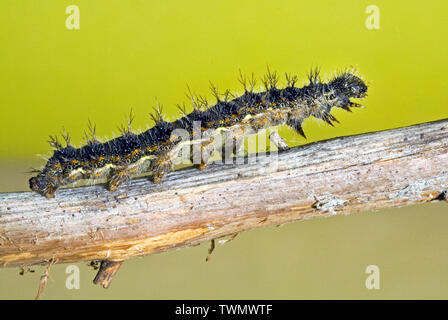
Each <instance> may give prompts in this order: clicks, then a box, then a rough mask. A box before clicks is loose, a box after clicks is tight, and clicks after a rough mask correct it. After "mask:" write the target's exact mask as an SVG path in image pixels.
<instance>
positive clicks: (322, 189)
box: [0, 120, 448, 286]
mask: <svg viewBox="0 0 448 320" xmlns="http://www.w3.org/2000/svg"><path fill="white" fill-rule="evenodd" d="M274 156H275V157H274ZM447 165H448V120H442V121H437V122H431V123H425V124H421V125H416V126H411V127H406V128H400V129H394V130H388V131H382V132H374V133H368V134H362V135H357V136H348V137H342V138H336V139H332V140H327V141H321V142H317V143H311V144H308V145H305V146H301V147H296V148H291V149H290V150H287V151H284V152H281V153H279V154H278V157H277V155H276V154H274V155H273V154H266V155H259V156H258V157H257V158H256V161H255V162H254V163H247V164H242V165H234V164H233V165H223V164H219V165H217V164H214V165H211V166H210V167H209V168H208V170H206V171H199V170H195V169H192V168H190V169H184V170H178V171H175V172H172V173H170V174H169V175H168V176H167V178H166V180H165V181H164V182H162V183H161V184H157V185H154V184H153V183H152V182H150V181H149V179H148V178H140V179H135V180H132V181H130V182H129V183H128V184H126V185H124V186H123V187H122V188H120V189H119V190H118V191H116V192H109V191H107V190H105V189H104V186H102V185H96V186H86V187H79V188H71V189H62V190H60V191H58V193H57V194H56V198H54V199H45V198H44V197H42V196H40V195H38V194H35V193H32V192H21V193H4V194H0V265H1V266H3V267H25V266H29V265H36V264H48V263H49V261H52V263H53V262H54V263H69V262H70V263H72V262H79V261H91V260H101V261H102V260H110V261H116V262H117V261H123V260H126V259H129V258H132V257H135V256H143V255H147V254H153V253H157V252H162V251H167V250H172V249H174V248H178V247H186V246H192V245H196V244H199V243H201V242H203V241H209V240H213V239H216V238H221V237H224V236H226V235H232V234H237V233H239V232H242V231H245V230H249V229H253V228H257V227H264V226H269V225H278V224H283V223H286V222H292V221H298V220H302V219H309V218H315V217H323V216H330V215H334V214H342V213H343V214H346V213H351V212H358V211H366V210H377V209H381V208H388V207H400V206H406V205H412V204H415V203H421V202H426V201H431V200H441V199H444V195H445V190H446V189H447V188H448V169H447V167H448V166H447ZM120 264H121V263H115V264H113V265H114V266H115V269H114V268H113V269H114V270H113V271H114V272H116V270H117V269H118V267H119V265H120ZM104 268H106V265H104ZM103 276H104V275H103ZM97 281H98V283H101V284H103V285H106V286H107V285H108V284H109V282H110V279H109V278H108V277H107V275H105V276H104V277H101V275H99V277H97ZM108 281H109V282H108Z"/></svg>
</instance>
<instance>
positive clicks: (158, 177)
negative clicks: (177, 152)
mask: <svg viewBox="0 0 448 320" xmlns="http://www.w3.org/2000/svg"><path fill="white" fill-rule="evenodd" d="M172 167H173V161H172V159H171V157H170V156H169V155H168V154H165V155H162V156H161V157H160V158H159V159H157V160H156V161H155V163H154V164H153V165H152V172H153V174H154V175H153V181H154V183H160V182H162V180H163V177H164V176H165V175H166V174H167V173H168V172H170V171H171V168H172Z"/></svg>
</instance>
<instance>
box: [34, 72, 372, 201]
mask: <svg viewBox="0 0 448 320" xmlns="http://www.w3.org/2000/svg"><path fill="white" fill-rule="evenodd" d="M308 79H309V84H308V85H306V86H304V87H302V88H297V87H295V83H296V82H297V77H296V76H290V75H288V74H286V81H287V85H286V87H285V88H283V89H279V88H277V83H278V76H277V74H276V73H275V72H274V73H272V72H270V70H269V68H268V72H267V75H266V76H265V77H264V78H263V84H264V89H265V90H264V91H262V92H255V91H254V87H255V84H256V81H255V80H254V77H253V75H252V77H251V79H247V78H246V77H244V76H242V75H241V73H240V79H239V81H240V82H241V84H242V85H243V87H244V94H243V95H241V96H238V97H235V96H233V95H231V94H230V92H229V91H226V93H225V94H224V96H223V97H222V96H221V95H220V94H218V90H217V89H216V87H215V86H213V85H212V86H211V90H212V92H213V94H214V96H215V97H216V100H217V102H216V104H214V105H213V106H211V107H209V108H207V107H208V103H207V101H206V99H205V98H203V97H201V96H197V95H194V94H191V93H190V94H189V95H188V96H189V98H190V99H191V101H192V104H193V108H194V109H193V111H192V112H191V113H189V114H187V113H186V111H185V108H180V107H179V109H180V110H181V112H182V113H183V117H182V118H180V119H178V120H176V121H174V122H168V121H165V120H164V119H163V116H162V111H161V109H160V108H158V109H157V110H156V112H155V113H154V114H153V115H152V117H153V119H154V121H155V125H154V126H153V127H152V128H150V129H148V130H147V131H145V132H142V133H140V134H134V133H132V132H131V130H130V123H131V121H129V123H128V128H123V130H122V135H121V136H120V137H118V138H115V139H112V140H109V141H106V142H100V141H98V140H97V139H96V138H95V127H94V126H93V125H92V124H91V123H89V129H90V135H91V136H90V137H88V139H87V144H86V145H85V146H83V147H81V148H75V147H73V146H71V145H70V137H69V135H68V134H63V136H64V139H65V141H66V146H65V147H63V146H62V145H61V143H60V142H59V141H58V140H57V138H52V137H50V145H51V146H52V147H54V148H55V149H56V150H55V151H54V154H53V156H52V157H51V158H50V159H49V160H48V162H47V164H46V165H45V167H44V169H43V170H42V171H39V172H38V174H37V175H36V176H35V177H33V178H31V179H30V180H29V183H30V188H31V189H32V190H34V191H36V192H38V193H40V194H42V195H44V196H46V197H47V198H53V197H54V194H55V191H56V190H57V189H58V188H59V187H61V186H65V185H67V184H70V183H73V182H75V181H77V180H80V179H93V180H97V179H104V178H105V179H107V186H108V189H109V190H111V191H114V190H116V189H117V188H118V187H119V186H120V185H121V184H122V183H123V182H125V181H127V180H128V179H130V178H131V177H132V176H135V175H137V174H140V173H143V172H150V173H152V175H153V180H154V182H155V183H159V182H160V181H161V180H162V178H163V176H164V175H165V174H166V173H167V172H169V171H170V170H171V169H172V167H173V163H174V160H175V159H176V158H178V157H180V156H182V148H185V146H187V147H189V148H190V147H193V149H194V147H198V148H199V150H200V159H199V162H195V163H197V164H199V168H200V169H204V168H205V167H206V166H207V164H208V162H209V158H210V155H211V154H212V153H213V152H214V151H215V150H218V151H220V152H221V153H222V154H226V155H228V150H227V147H228V144H227V143H223V141H228V140H232V144H231V145H232V148H231V149H232V150H231V153H232V152H233V153H235V154H236V152H237V151H238V149H239V148H240V146H241V143H242V141H243V139H244V137H245V136H246V135H247V134H251V133H254V132H257V131H258V130H260V129H263V128H266V127H272V126H277V125H281V124H286V125H287V126H289V127H291V128H293V129H294V130H295V131H297V132H298V133H299V134H301V135H302V136H304V137H305V134H304V132H303V129H302V122H303V121H304V120H305V119H306V118H308V117H310V116H313V117H315V118H318V119H322V120H324V121H325V122H327V123H329V124H330V125H332V122H334V121H336V122H337V120H336V119H335V118H334V117H333V116H332V115H331V114H330V111H331V109H332V108H334V107H336V108H342V109H345V110H347V111H350V108H351V107H361V105H360V104H358V103H356V102H354V101H351V100H350V99H352V98H361V99H362V98H364V97H365V96H366V95H367V85H366V83H365V82H364V81H363V80H362V78H361V77H360V76H359V75H357V74H356V72H355V71H353V70H348V71H343V72H339V73H337V74H336V75H335V76H334V77H333V78H332V79H331V80H329V81H327V82H322V81H321V80H320V76H319V70H318V69H315V70H314V71H311V72H310V74H309V76H308ZM131 120H132V119H131ZM198 123H199V130H197V129H198V125H197V124H198ZM179 130H183V131H184V132H186V133H187V136H188V137H187V138H186V139H185V137H184V136H181V135H180V134H178V133H177V132H179ZM217 133H220V134H222V133H225V138H224V140H222V139H217ZM224 149H226V150H224ZM188 150H189V152H188V155H187V157H188V158H190V159H191V160H193V158H194V157H195V152H194V151H190V150H191V149H188ZM183 156H185V154H184V155H183Z"/></svg>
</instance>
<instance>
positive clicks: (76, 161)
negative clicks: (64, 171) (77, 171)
mask: <svg viewBox="0 0 448 320" xmlns="http://www.w3.org/2000/svg"><path fill="white" fill-rule="evenodd" d="M70 162H71V163H79V161H78V160H76V159H73V160H72V161H70Z"/></svg>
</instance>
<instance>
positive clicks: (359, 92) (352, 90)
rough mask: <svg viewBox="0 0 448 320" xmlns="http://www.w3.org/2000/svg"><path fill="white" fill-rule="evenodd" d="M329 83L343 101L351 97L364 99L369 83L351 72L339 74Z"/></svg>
mask: <svg viewBox="0 0 448 320" xmlns="http://www.w3.org/2000/svg"><path fill="white" fill-rule="evenodd" d="M329 85H330V87H331V88H332V89H333V90H334V91H335V92H336V96H338V98H339V99H340V100H342V101H350V98H355V99H364V98H365V97H366V96H367V85H366V84H365V82H364V81H363V80H362V79H361V78H360V77H358V76H356V75H354V74H352V73H350V72H345V73H342V74H340V75H338V76H337V77H336V78H334V79H333V80H332V81H331V82H330V83H329Z"/></svg>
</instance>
